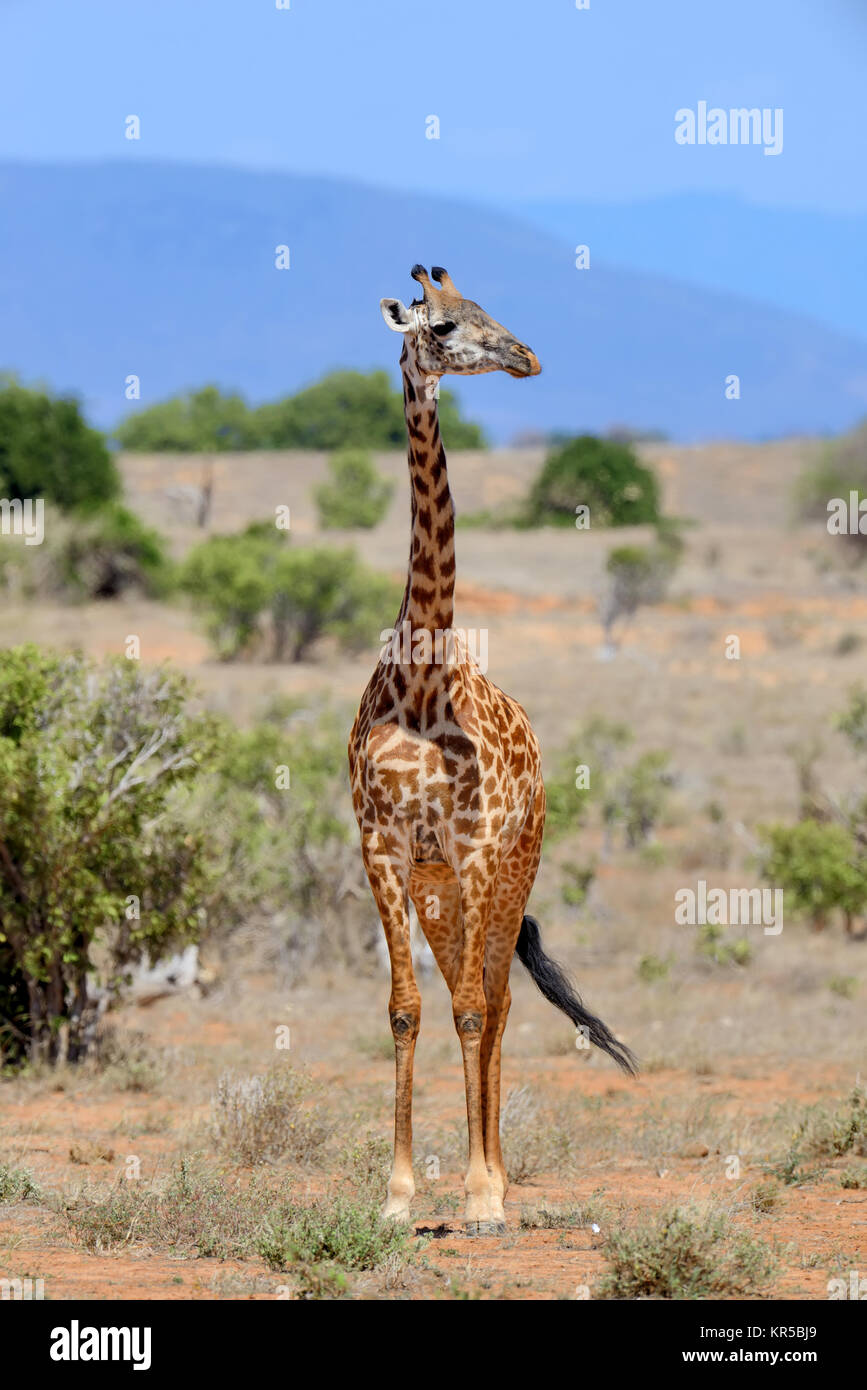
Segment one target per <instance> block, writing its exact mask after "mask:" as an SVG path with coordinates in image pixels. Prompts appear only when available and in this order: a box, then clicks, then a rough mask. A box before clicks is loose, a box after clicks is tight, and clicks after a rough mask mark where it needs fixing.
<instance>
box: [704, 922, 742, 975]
mask: <svg viewBox="0 0 867 1390" xmlns="http://www.w3.org/2000/svg"><path fill="white" fill-rule="evenodd" d="M695 947H696V950H697V951H698V953H699V955H701V956H704V958H705V960H710V961H713V963H714V965H749V963H750V961H751V960H752V958H753V948H752V946H751V944H750V942H749V940H748V939H747V937H745V936H739V937H736V938H735V940H734V941H726V937H725V931H724V930H723V928H722V927H721V926H719V924H718V923H716V922H703V923H701V925H700V926H699V928H698V933H697V935H696V941H695Z"/></svg>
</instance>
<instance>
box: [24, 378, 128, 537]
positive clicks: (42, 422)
mask: <svg viewBox="0 0 867 1390" xmlns="http://www.w3.org/2000/svg"><path fill="white" fill-rule="evenodd" d="M119 494H120V476H119V474H118V471H117V468H116V467H115V463H114V459H113V458H112V456H111V454H110V453H109V451H108V449H107V447H106V444H105V440H104V439H103V437H102V435H101V434H100V433H99V432H98V431H97V430H95V429H91V427H90V426H89V425H88V424H87V423H86V421H85V420H84V417H83V416H82V414H81V408H80V406H79V404H78V402H77V401H76V400H74V399H73V398H72V397H66V396H52V395H50V394H49V393H48V392H47V391H39V390H36V389H31V388H28V387H25V386H22V385H21V384H20V383H19V382H18V381H16V380H15V378H14V377H10V376H2V377H0V497H6V498H9V499H10V500H11V499H13V498H20V499H22V500H24V499H26V498H37V497H42V498H44V499H45V500H46V501H48V502H56V503H57V505H58V506H60V507H63V508H64V509H67V510H69V509H72V508H75V507H89V506H96V505H98V504H99V503H102V502H112V501H114V500H115V499H116V498H117V497H118V496H119Z"/></svg>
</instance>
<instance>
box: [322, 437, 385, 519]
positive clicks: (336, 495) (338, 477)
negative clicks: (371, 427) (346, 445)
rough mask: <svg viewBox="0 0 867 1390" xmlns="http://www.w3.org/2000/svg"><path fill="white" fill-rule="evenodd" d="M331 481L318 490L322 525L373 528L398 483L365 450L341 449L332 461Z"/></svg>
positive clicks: (330, 465)
mask: <svg viewBox="0 0 867 1390" xmlns="http://www.w3.org/2000/svg"><path fill="white" fill-rule="evenodd" d="M328 470H329V472H330V474H331V477H330V480H329V481H328V482H327V483H323V484H322V485H321V487H318V488H317V489H316V493H315V498H316V506H317V508H318V511H319V525H320V526H321V527H323V528H332V529H335V530H339V529H347V530H349V529H352V528H360V529H363V530H369V529H370V528H371V527H373V526H377V525H378V524H379V522H380V521H382V518H383V517H384V516H385V513H386V511H387V510H388V504H389V502H390V501H391V495H392V493H393V492H394V484H393V483H392V482H390V481H389V479H388V478H383V477H381V476H380V474H379V473H377V471H376V466H375V464H374V462H373V459H372V458H371V456H370V454H368V453H366V452H365V451H364V450H363V449H338V450H336V451H335V452H334V453H333V454H332V455H331V456H330V458H329V460H328Z"/></svg>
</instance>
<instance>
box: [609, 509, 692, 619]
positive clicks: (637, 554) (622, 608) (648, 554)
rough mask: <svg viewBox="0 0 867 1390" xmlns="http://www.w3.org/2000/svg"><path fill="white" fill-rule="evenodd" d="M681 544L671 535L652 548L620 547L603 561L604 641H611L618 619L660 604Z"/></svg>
mask: <svg viewBox="0 0 867 1390" xmlns="http://www.w3.org/2000/svg"><path fill="white" fill-rule="evenodd" d="M682 546H683V542H682V541H681V540H680V538H679V537H678V536H676V535H674V534H673V533H671V532H664V533H662V538H661V539H660V540H658V541H656V542H655V543H654V544H653V545H622V546H617V547H616V548H615V549H614V550H612V551H611V552H610V553H609V555H608V559H607V561H606V565H605V568H606V571H607V573H608V576H609V585H608V593H607V594H606V596H605V598H604V600H603V602H602V624H603V627H604V628H605V636H606V641H608V642H609V643H610V642H611V641H612V638H613V633H614V627H615V625H616V623H617V622H618V621H619V620H620V619H621V618H631V617H633V616H634V614H635V613H637V611H638V609H639V608H641V607H643V606H644V605H645V604H652V603H661V601H662V600H663V599H664V598H665V595H666V593H667V592H668V586H669V584H670V582H671V579H672V576H673V575H674V572H675V570H676V569H677V566H678V563H679V560H680V554H681V550H682Z"/></svg>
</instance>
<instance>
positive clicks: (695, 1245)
mask: <svg viewBox="0 0 867 1390" xmlns="http://www.w3.org/2000/svg"><path fill="white" fill-rule="evenodd" d="M602 1248H603V1253H604V1254H605V1255H606V1257H607V1258H608V1260H609V1261H610V1263H611V1268H610V1269H609V1271H608V1273H607V1274H606V1275H605V1276H604V1278H603V1279H602V1281H601V1283H600V1284H599V1285H597V1288H596V1290H595V1292H596V1295H597V1296H598V1297H601V1298H677V1299H707V1298H721V1297H725V1296H732V1295H740V1296H742V1297H743V1296H746V1295H749V1294H754V1293H755V1292H756V1291H758V1290H760V1289H761V1288H762V1287H763V1286H764V1285H765V1284H767V1282H768V1280H769V1279H770V1277H771V1274H772V1273H773V1269H774V1263H773V1259H772V1257H771V1254H770V1251H769V1250H768V1249H767V1247H766V1246H764V1245H762V1244H761V1243H760V1242H757V1241H753V1240H751V1239H750V1238H749V1237H748V1236H746V1235H738V1234H736V1233H735V1232H733V1230H732V1228H731V1223H730V1221H729V1220H728V1218H727V1217H726V1216H725V1215H724V1214H723V1213H721V1212H710V1213H704V1214H703V1213H701V1212H698V1211H689V1210H682V1209H680V1208H671V1209H669V1210H667V1211H663V1212H662V1213H660V1214H659V1215H654V1216H648V1217H644V1218H642V1220H641V1221H640V1222H639V1223H638V1224H637V1225H636V1226H634V1227H633V1228H631V1229H622V1228H621V1229H618V1228H616V1227H615V1228H614V1229H612V1231H611V1232H610V1234H609V1235H608V1237H607V1239H606V1241H605V1243H604V1245H603V1247H602Z"/></svg>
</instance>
